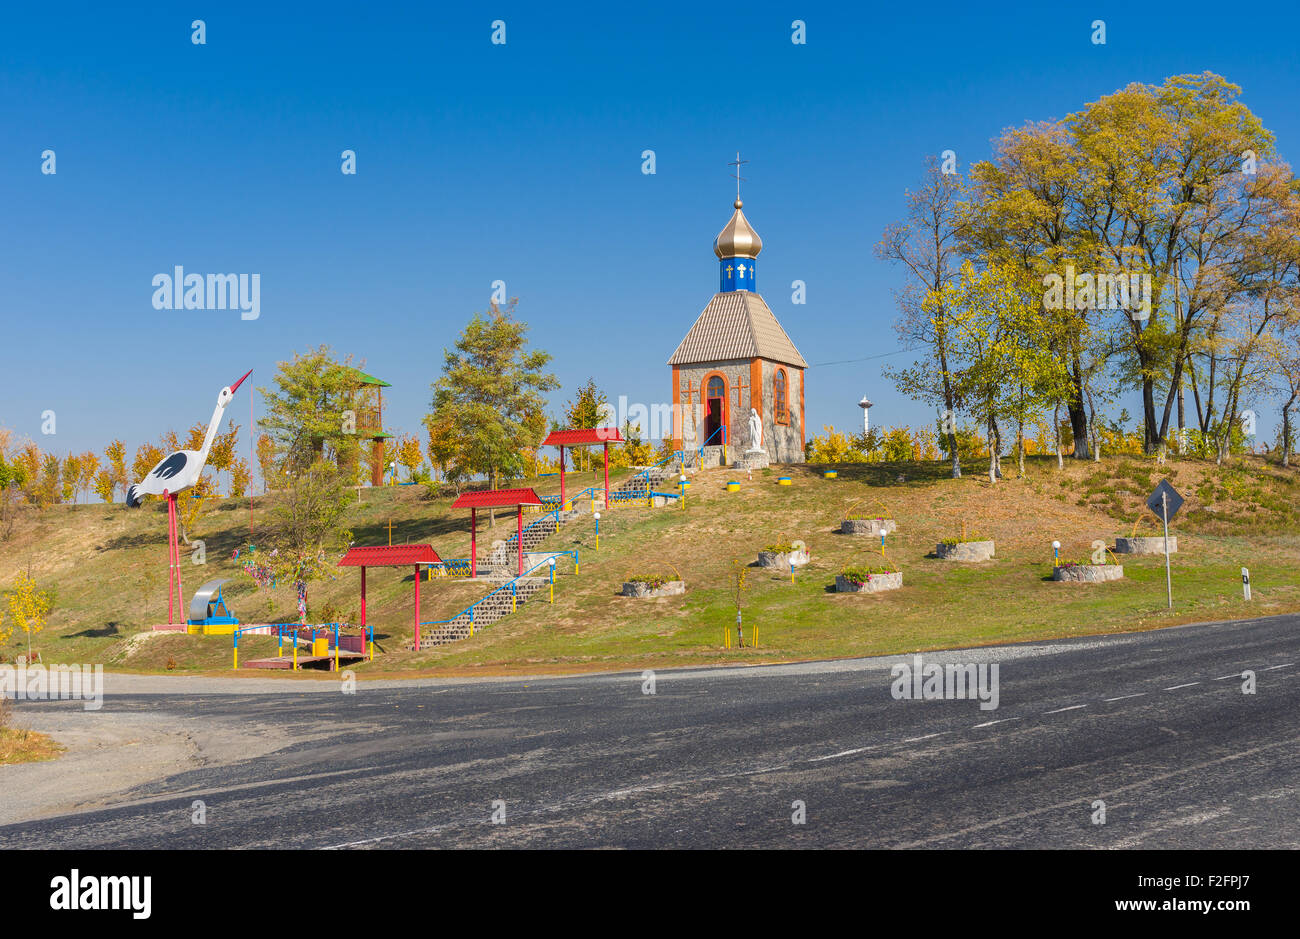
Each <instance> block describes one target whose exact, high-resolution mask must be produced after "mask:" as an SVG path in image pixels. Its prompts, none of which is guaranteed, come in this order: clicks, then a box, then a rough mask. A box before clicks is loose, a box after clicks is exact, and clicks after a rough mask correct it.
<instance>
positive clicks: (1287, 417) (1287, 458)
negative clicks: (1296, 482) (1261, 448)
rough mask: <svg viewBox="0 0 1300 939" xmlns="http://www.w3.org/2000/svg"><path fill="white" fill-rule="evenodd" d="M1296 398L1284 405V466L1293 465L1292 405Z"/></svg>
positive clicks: (1293, 397) (1292, 397)
mask: <svg viewBox="0 0 1300 939" xmlns="http://www.w3.org/2000/svg"><path fill="white" fill-rule="evenodd" d="M1295 399H1296V396H1295V395H1292V396H1291V399H1290V400H1289V401H1287V403H1286V404H1284V405H1282V465H1283V466H1290V465H1291V405H1292V404H1293V403H1294V402H1295Z"/></svg>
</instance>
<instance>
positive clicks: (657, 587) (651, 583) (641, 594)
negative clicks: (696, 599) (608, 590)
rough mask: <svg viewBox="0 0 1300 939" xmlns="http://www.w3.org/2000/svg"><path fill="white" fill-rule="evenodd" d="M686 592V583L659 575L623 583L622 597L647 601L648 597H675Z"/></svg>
mask: <svg viewBox="0 0 1300 939" xmlns="http://www.w3.org/2000/svg"><path fill="white" fill-rule="evenodd" d="M685 592H686V581H684V580H667V579H666V578H663V577H660V576H658V575H653V576H650V577H647V578H645V579H637V580H628V581H624V583H623V590H622V595H623V596H625V597H636V598H638V599H646V598H648V597H673V596H677V595H678V594H682V593H685Z"/></svg>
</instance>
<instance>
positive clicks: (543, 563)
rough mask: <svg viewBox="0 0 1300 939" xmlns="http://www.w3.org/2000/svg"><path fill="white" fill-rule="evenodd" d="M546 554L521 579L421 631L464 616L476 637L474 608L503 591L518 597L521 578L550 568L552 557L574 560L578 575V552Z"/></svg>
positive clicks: (575, 571) (502, 586)
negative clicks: (540, 569) (542, 568)
mask: <svg viewBox="0 0 1300 939" xmlns="http://www.w3.org/2000/svg"><path fill="white" fill-rule="evenodd" d="M546 553H547V555H548V556H547V557H545V558H543V559H542V560H540V561H538V562H537V563H535V564H533V565H532V566H531V567H529V568H527V569H526V570H525V571H524V572H523V573H522V574H520V575H519V577H515V578H512V579H511V580H508V581H506V582H505V583H504V584H502V585H501V586H500V587H497V588H496V589H495V590H492V591H490V592H488V593H487V594H485V595H483V596H481V597H479V598H478V599H477V600H475V601H474V602H473V603H471V604H470V605H469V606H467V607H465V609H463V610H461V611H460V612H459V613H457V614H456V615H455V616H453V617H452V618H451V619H443V620H436V621H434V622H429V623H421V624H420V629H424V627H426V626H450V625H451V624H452V623H454V622H456V621H457V620H458V619H460V618H461V617H462V616H468V617H469V634H470V635H471V636H472V635H474V608H475V607H477V606H478V605H479V604H480V603H482V602H483V601H485V600H487V599H488V598H489V597H493V596H496V595H497V594H498V593H501V592H502V591H506V592H508V593H510V594H511V595H512V596H517V595H518V587H517V585H516V582H517V581H518V580H519V579H520V578H521V577H527V576H528V575H529V574H531V573H532V572H533V571H535V570H537V569H538V568H539V567H549V566H550V563H551V557H552V556H553V557H556V558H561V557H571V558H573V573H574V574H577V573H578V570H579V566H578V552H577V551H548V552H546ZM552 576H553V575H552ZM417 651H418V650H417Z"/></svg>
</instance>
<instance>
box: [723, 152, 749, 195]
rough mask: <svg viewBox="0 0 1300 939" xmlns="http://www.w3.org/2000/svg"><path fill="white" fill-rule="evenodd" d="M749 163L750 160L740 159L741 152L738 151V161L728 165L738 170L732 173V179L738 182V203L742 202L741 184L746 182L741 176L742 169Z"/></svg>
mask: <svg viewBox="0 0 1300 939" xmlns="http://www.w3.org/2000/svg"><path fill="white" fill-rule="evenodd" d="M748 162H749V161H748V160H742V159H741V158H740V151H739V150H737V151H736V159H735V160H734V161H733V162H731V163H728V164H727V165H728V166H734V167H735V168H736V172H734V173H732V174H731V175H732V178H733V179H735V180H736V201H737V202H739V201H740V184H741V183H743V182H746V179H745V177H743V176H741V175H740V168H741V167H742V166H744V165H745V164H746V163H748Z"/></svg>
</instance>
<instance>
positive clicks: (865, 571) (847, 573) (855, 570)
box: [840, 565, 898, 584]
mask: <svg viewBox="0 0 1300 939" xmlns="http://www.w3.org/2000/svg"><path fill="white" fill-rule="evenodd" d="M897 573H898V568H896V567H887V566H884V565H881V566H878V567H856V566H854V565H848V566H846V567H844V568H842V569H841V570H840V576H841V577H843V578H844V579H845V580H847V581H848V582H849V583H853V584H865V583H867V582H869V581H870V580H871V578H872V577H873V576H876V575H879V574H897Z"/></svg>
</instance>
